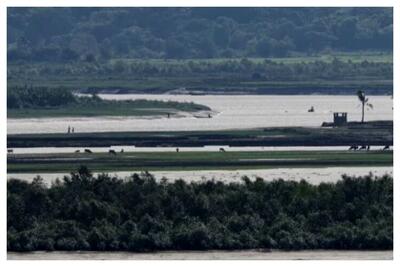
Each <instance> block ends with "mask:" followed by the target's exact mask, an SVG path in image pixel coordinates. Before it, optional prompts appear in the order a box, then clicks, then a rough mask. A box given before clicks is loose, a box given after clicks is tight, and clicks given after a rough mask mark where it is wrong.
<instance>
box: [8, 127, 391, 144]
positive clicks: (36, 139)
mask: <svg viewBox="0 0 400 267" xmlns="http://www.w3.org/2000/svg"><path fill="white" fill-rule="evenodd" d="M368 125H369V123H366V124H365V125H364V126H363V127H352V126H350V127H336V128H329V127H328V128H327V127H324V128H322V127H268V128H254V129H237V130H220V131H170V132H164V131H159V132H158V131H155V132H101V133H93V132H92V133H74V134H66V133H48V134H45V133H43V134H9V135H7V147H9V148H18V147H111V146H136V147H203V146H235V147H238V146H353V145H358V146H361V145H366V146H368V145H369V146H386V145H389V146H391V145H392V144H393V128H392V127H374V126H373V125H374V123H373V122H371V125H372V126H373V127H368Z"/></svg>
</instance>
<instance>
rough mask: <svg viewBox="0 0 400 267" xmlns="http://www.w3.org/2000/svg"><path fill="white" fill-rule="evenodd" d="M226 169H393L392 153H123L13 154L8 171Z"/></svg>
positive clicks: (9, 159)
mask: <svg viewBox="0 0 400 267" xmlns="http://www.w3.org/2000/svg"><path fill="white" fill-rule="evenodd" d="M82 164H85V165H87V166H88V167H89V168H90V169H92V170H93V171H96V172H102V171H156V170H225V169H257V168H260V169H268V168H290V167H338V166H392V165H393V153H392V151H368V152H366V151H356V152H349V151H266V152H179V153H177V152H124V153H118V154H117V155H113V154H110V153H62V154H15V155H9V156H8V159H7V172H10V173H22V172H25V173H34V172H71V171H73V170H75V169H76V168H78V167H79V166H80V165H82Z"/></svg>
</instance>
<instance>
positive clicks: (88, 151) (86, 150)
mask: <svg viewBox="0 0 400 267" xmlns="http://www.w3.org/2000/svg"><path fill="white" fill-rule="evenodd" d="M85 153H93V152H92V150H90V149H85Z"/></svg>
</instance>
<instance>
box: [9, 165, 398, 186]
mask: <svg viewBox="0 0 400 267" xmlns="http://www.w3.org/2000/svg"><path fill="white" fill-rule="evenodd" d="M99 174H101V173H98V172H94V173H93V175H95V176H97V175H99ZM151 174H152V175H153V176H154V178H155V179H156V180H157V181H158V182H159V181H161V180H162V179H167V181H168V182H171V183H173V182H175V181H176V180H184V181H186V182H189V183H190V182H195V183H199V182H204V181H211V180H214V181H216V182H223V183H242V182H243V180H242V177H244V176H246V177H248V178H249V179H250V180H251V181H254V180H255V179H257V178H262V179H263V180H265V181H274V180H279V179H282V180H285V181H297V182H300V181H301V180H305V181H306V182H308V183H310V184H313V185H318V184H320V183H336V182H337V181H339V180H341V179H342V176H343V175H344V174H345V175H348V176H366V175H369V174H372V175H373V176H383V175H389V176H393V167H392V166H386V167H379V166H368V167H349V166H346V167H325V168H321V167H311V168H274V169H246V170H208V171H207V170H196V171H165V170H164V171H152V172H151ZM68 175H70V173H67V172H64V173H55V172H53V173H48V172H35V173H7V179H11V178H13V179H19V180H24V181H27V182H32V181H33V179H34V178H35V177H37V176H40V177H42V178H43V182H44V183H45V184H46V185H47V186H50V185H51V184H52V183H54V182H55V181H56V180H57V179H58V180H60V181H62V179H63V177H64V176H68ZM110 175H112V176H115V177H118V178H119V179H122V180H125V179H129V177H130V176H131V175H132V171H125V172H124V171H115V172H110Z"/></svg>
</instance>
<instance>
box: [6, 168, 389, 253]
mask: <svg viewBox="0 0 400 267" xmlns="http://www.w3.org/2000/svg"><path fill="white" fill-rule="evenodd" d="M7 248H8V250H9V251H33V250H50V251H51V250H100V251H154V250H204V249H251V248H264V249H287V250H298V249H379V250H386V249H392V248H393V179H392V178H391V177H389V176H382V177H372V174H371V175H369V176H365V177H358V178H356V177H348V176H343V179H342V180H341V181H338V182H336V183H322V184H319V185H311V184H309V183H307V182H306V181H301V182H294V181H284V180H275V181H272V182H266V181H264V180H262V179H260V178H257V179H256V180H254V181H251V180H250V179H248V178H246V177H244V178H243V181H242V183H230V184H225V183H222V182H216V181H212V180H211V181H205V182H201V183H194V182H192V183H188V182H185V181H183V180H177V181H174V182H167V180H166V179H163V180H162V181H159V182H157V181H156V180H155V179H154V177H153V176H152V175H151V174H148V173H143V174H141V175H138V174H133V175H132V176H131V177H130V178H126V179H125V180H122V179H119V178H117V177H111V176H109V175H107V174H101V175H98V177H97V178H95V177H94V176H93V175H92V174H91V173H90V171H89V170H88V169H87V168H85V167H81V168H80V169H79V170H78V171H77V172H74V173H71V175H70V176H66V177H64V179H63V181H62V182H60V181H58V182H56V183H54V184H52V185H51V186H50V187H46V186H45V185H44V184H43V180H42V179H41V178H35V179H34V180H33V182H31V183H28V182H26V181H22V180H17V179H11V180H8V182H7Z"/></svg>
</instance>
